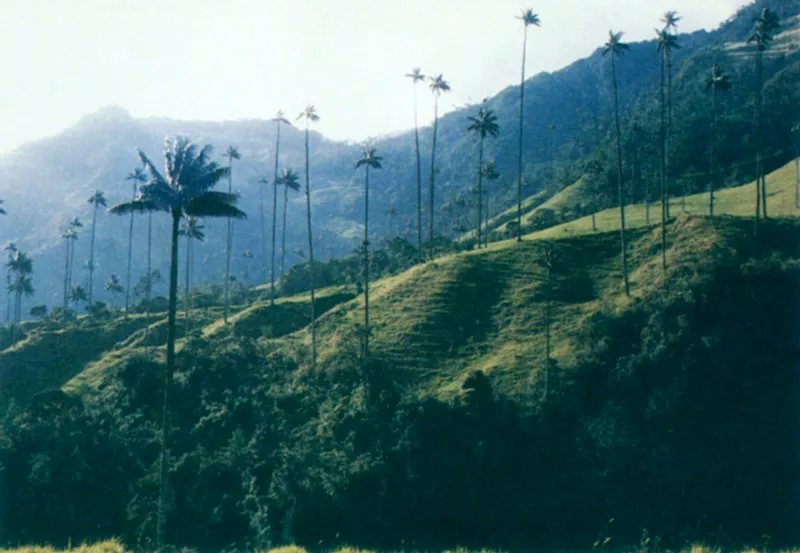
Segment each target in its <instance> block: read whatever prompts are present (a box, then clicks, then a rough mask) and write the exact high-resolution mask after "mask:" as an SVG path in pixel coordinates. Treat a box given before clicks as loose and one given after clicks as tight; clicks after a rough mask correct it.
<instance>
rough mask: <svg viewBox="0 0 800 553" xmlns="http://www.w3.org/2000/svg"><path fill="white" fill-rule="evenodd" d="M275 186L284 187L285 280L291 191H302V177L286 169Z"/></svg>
mask: <svg viewBox="0 0 800 553" xmlns="http://www.w3.org/2000/svg"><path fill="white" fill-rule="evenodd" d="M275 186H283V225H282V227H281V280H283V277H284V275H285V273H284V268H285V262H286V212H287V210H288V206H289V190H293V191H294V192H299V191H300V177H299V176H298V175H297V173H295V172H294V171H292V170H291V169H289V168H287V169H284V170H283V172H282V173H281V175H280V176H279V177H278V180H277V181H276V182H275ZM273 248H274V245H273Z"/></svg>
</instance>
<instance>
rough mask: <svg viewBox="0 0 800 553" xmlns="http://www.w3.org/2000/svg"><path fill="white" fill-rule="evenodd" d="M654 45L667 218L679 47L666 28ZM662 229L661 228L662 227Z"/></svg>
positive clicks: (663, 199) (664, 199)
mask: <svg viewBox="0 0 800 553" xmlns="http://www.w3.org/2000/svg"><path fill="white" fill-rule="evenodd" d="M656 34H657V40H656V46H657V49H658V53H659V55H660V58H661V91H660V94H661V140H662V145H661V148H662V151H661V156H662V164H663V172H664V174H663V176H662V178H663V184H662V192H661V195H662V198H661V199H662V202H663V203H662V210H663V211H664V217H665V218H669V211H670V203H669V195H670V194H669V190H670V169H669V166H670V164H669V154H670V137H671V130H672V77H671V74H672V73H671V67H672V51H673V50H675V49H677V48H680V45H679V44H678V39H677V37H676V36H675V35H673V34H670V32H669V30H668V29H662V30H656ZM662 230H663V229H662Z"/></svg>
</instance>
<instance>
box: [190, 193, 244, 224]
mask: <svg viewBox="0 0 800 553" xmlns="http://www.w3.org/2000/svg"><path fill="white" fill-rule="evenodd" d="M217 194H223V193H220V192H207V193H206V194H203V195H202V196H197V197H195V198H192V199H191V200H189V201H188V202H186V204H185V206H184V208H183V210H184V212H185V213H186V214H187V215H190V216H193V217H230V218H232V219H246V218H247V215H246V214H245V212H244V211H242V210H241V209H239V208H238V207H236V205H234V203H233V202H229V201H225V200H224V199H222V198H221V197H219V196H217ZM225 195H226V196H228V195H227V194H225Z"/></svg>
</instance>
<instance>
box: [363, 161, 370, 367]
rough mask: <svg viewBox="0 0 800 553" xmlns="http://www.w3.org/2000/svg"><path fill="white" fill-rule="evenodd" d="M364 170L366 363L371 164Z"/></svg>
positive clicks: (367, 357)
mask: <svg viewBox="0 0 800 553" xmlns="http://www.w3.org/2000/svg"><path fill="white" fill-rule="evenodd" d="M364 167H365V172H364V175H365V176H364V364H365V365H366V363H367V360H368V359H369V164H367V165H365V166H364Z"/></svg>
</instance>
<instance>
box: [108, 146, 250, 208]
mask: <svg viewBox="0 0 800 553" xmlns="http://www.w3.org/2000/svg"><path fill="white" fill-rule="evenodd" d="M234 150H235V148H234ZM212 152H213V148H212V147H211V146H204V147H203V148H201V149H199V150H198V149H197V146H195V145H194V144H192V143H191V141H190V140H189V139H187V138H184V137H179V138H176V139H175V140H173V141H170V140H169V139H167V140H166V142H165V146H164V174H163V175H162V174H161V172H160V171H159V170H158V169H157V168H156V166H155V165H154V164H153V162H152V161H150V158H149V157H147V155H145V153H144V152H142V151H141V150H140V151H139V158H140V159H141V161H142V164H143V165H144V167H145V169H147V171H148V173H149V177H150V180H149V182H148V183H147V184H145V185H143V186H142V187H141V189H140V192H139V197H138V198H136V199H135V200H133V201H130V202H123V203H121V204H118V205H116V206H114V207H112V208H111V213H114V214H116V215H121V214H124V213H131V212H146V211H165V212H168V213H172V214H173V215H175V216H177V217H181V216H183V215H187V216H195V217H234V218H237V219H243V218H245V214H244V212H243V211H241V210H240V209H239V208H237V207H236V199H237V196H236V194H228V193H225V192H216V191H212V190H211V189H212V188H213V187H214V186H216V185H217V183H218V182H219V181H220V180H221V179H222V178H223V177H226V176H227V175H228V173H229V172H230V168H229V167H222V166H220V165H218V164H217V163H216V162H214V161H210V159H209V157H210V155H211V153H212Z"/></svg>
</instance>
